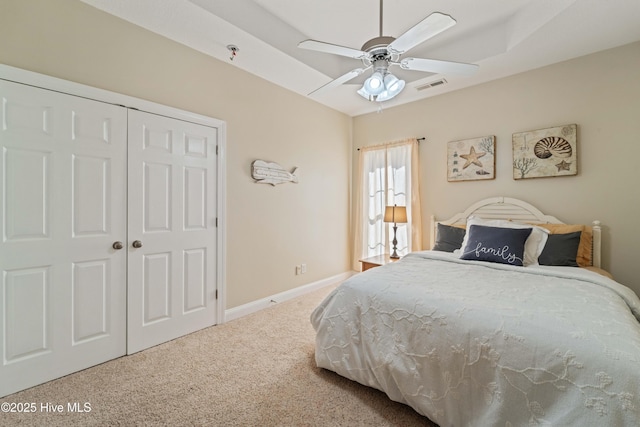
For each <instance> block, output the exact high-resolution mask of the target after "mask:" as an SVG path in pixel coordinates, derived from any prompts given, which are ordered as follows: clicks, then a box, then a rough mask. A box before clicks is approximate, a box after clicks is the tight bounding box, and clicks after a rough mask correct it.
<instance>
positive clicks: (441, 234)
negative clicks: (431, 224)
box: [433, 223, 466, 252]
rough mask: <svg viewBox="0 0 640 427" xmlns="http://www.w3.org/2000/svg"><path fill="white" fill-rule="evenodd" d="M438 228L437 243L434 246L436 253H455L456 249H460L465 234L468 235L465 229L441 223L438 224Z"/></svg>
mask: <svg viewBox="0 0 640 427" xmlns="http://www.w3.org/2000/svg"><path fill="white" fill-rule="evenodd" d="M437 227H438V232H437V234H436V236H437V237H436V243H435V244H434V245H433V250H434V251H443V252H453V251H455V250H456V249H460V246H462V240H463V239H464V233H466V230H465V229H464V228H460V227H452V226H450V225H445V224H440V223H438V225H437Z"/></svg>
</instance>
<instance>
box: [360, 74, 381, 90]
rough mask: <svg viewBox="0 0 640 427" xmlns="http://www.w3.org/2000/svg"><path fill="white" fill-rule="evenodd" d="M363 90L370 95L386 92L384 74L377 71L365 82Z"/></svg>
mask: <svg viewBox="0 0 640 427" xmlns="http://www.w3.org/2000/svg"><path fill="white" fill-rule="evenodd" d="M362 89H363V90H364V91H365V92H366V93H367V94H369V95H378V94H380V92H382V91H383V90H384V78H383V77H382V73H380V72H378V71H376V72H375V73H373V74H372V75H371V77H369V78H368V79H367V80H365V82H364V85H363V86H362Z"/></svg>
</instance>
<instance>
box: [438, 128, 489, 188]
mask: <svg viewBox="0 0 640 427" xmlns="http://www.w3.org/2000/svg"><path fill="white" fill-rule="evenodd" d="M495 148H496V137H495V136H493V135H491V136H483V137H481V138H473V139H464V140H461V141H451V142H449V144H448V146H447V180H448V181H450V182H451V181H472V180H474V181H475V180H478V179H494V178H495V177H496V174H495V167H496V156H495Z"/></svg>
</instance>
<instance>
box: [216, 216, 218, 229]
mask: <svg viewBox="0 0 640 427" xmlns="http://www.w3.org/2000/svg"><path fill="white" fill-rule="evenodd" d="M216 228H218V218H216Z"/></svg>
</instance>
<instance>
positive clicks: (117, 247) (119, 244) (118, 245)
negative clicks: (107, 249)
mask: <svg viewBox="0 0 640 427" xmlns="http://www.w3.org/2000/svg"><path fill="white" fill-rule="evenodd" d="M111 247H112V248H113V249H115V250H117V251H119V250H120V249H122V248H124V246H123V245H122V242H113V245H111Z"/></svg>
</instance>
